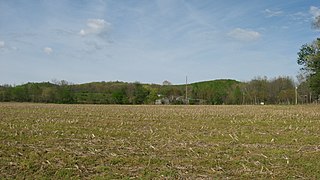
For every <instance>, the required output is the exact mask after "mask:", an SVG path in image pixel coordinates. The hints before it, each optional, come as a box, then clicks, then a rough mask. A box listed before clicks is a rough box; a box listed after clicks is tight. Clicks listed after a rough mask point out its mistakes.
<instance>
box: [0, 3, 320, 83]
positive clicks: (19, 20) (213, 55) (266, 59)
mask: <svg viewBox="0 0 320 180" xmlns="http://www.w3.org/2000/svg"><path fill="white" fill-rule="evenodd" d="M319 15H320V1H319V0H268V1H265V0H246V1H243V0H28V1H26V0H0V68H1V70H0V84H21V83H26V82H41V81H51V80H54V79H55V80H67V81H70V82H73V83H84V82H92V81H116V80H120V81H127V82H134V81H140V82H143V83H158V84H161V83H162V82H163V81H164V80H169V81H171V82H172V83H174V84H181V83H183V82H184V81H185V76H186V75H188V78H189V80H190V81H191V82H196V81H203V80H212V79H220V78H230V79H236V80H240V81H248V80H251V79H252V78H254V77H256V76H267V77H270V78H271V77H277V76H283V75H286V76H292V77H295V76H296V75H297V73H298V70H299V66H298V65H297V64H296V57H297V55H296V54H297V52H298V51H299V48H300V47H301V45H302V44H305V43H308V42H312V41H313V40H314V39H315V38H316V37H319V36H320V32H319V31H316V30H314V29H312V28H311V22H312V20H313V19H314V18H315V17H316V16H319Z"/></svg>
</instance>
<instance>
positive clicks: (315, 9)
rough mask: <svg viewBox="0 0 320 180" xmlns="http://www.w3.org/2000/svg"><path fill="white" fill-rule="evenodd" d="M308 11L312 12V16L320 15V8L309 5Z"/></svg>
mask: <svg viewBox="0 0 320 180" xmlns="http://www.w3.org/2000/svg"><path fill="white" fill-rule="evenodd" d="M309 13H310V14H312V16H313V18H316V17H318V16H320V8H318V7H315V6H311V7H310V10H309Z"/></svg>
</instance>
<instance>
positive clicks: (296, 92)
mask: <svg viewBox="0 0 320 180" xmlns="http://www.w3.org/2000/svg"><path fill="white" fill-rule="evenodd" d="M295 95H296V105H297V104H298V87H297V86H296V89H295Z"/></svg>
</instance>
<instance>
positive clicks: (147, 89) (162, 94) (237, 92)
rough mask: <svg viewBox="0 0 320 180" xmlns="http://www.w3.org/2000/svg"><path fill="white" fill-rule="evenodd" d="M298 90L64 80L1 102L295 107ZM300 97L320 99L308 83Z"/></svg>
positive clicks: (256, 84) (278, 81)
mask: <svg viewBox="0 0 320 180" xmlns="http://www.w3.org/2000/svg"><path fill="white" fill-rule="evenodd" d="M186 90H187V94H188V97H187V99H186ZM295 90H296V89H295V83H294V81H293V79H292V78H290V77H277V78H273V79H268V78H267V77H257V78H254V79H253V80H251V81H249V82H239V81H236V80H230V79H229V80H213V81H206V82H197V83H192V84H188V85H187V87H186V85H172V84H171V83H165V84H164V85H157V84H142V83H139V82H134V83H127V82H119V81H116V82H91V83H85V84H72V83H69V82H67V81H64V80H63V81H55V82H42V83H26V84H22V85H17V86H12V85H1V86H0V101H2V102H12V101H13V102H39V103H63V104H73V103H77V104H155V103H157V102H160V103H162V104H213V105H215V104H217V105H218V104H261V103H264V104H294V103H295V97H296V96H295V93H296V92H295ZM297 93H298V97H297V98H298V101H299V103H306V102H312V101H314V100H316V99H317V98H316V94H313V95H312V94H311V89H310V88H309V86H308V84H307V83H301V84H300V85H299V87H298V89H297ZM310 95H311V96H312V97H310ZM306 96H307V97H306Z"/></svg>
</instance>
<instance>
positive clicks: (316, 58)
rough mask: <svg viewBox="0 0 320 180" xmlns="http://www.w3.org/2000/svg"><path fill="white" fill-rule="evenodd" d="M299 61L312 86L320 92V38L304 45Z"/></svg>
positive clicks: (315, 90)
mask: <svg viewBox="0 0 320 180" xmlns="http://www.w3.org/2000/svg"><path fill="white" fill-rule="evenodd" d="M297 63H298V64H299V65H301V66H303V67H302V68H301V71H302V72H303V74H305V75H306V76H307V80H308V82H309V84H310V88H311V89H312V90H313V91H314V92H315V93H316V94H320V39H319V38H318V39H317V40H315V41H314V42H313V43H311V44H304V45H302V47H301V49H300V51H299V52H298V60H297Z"/></svg>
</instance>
